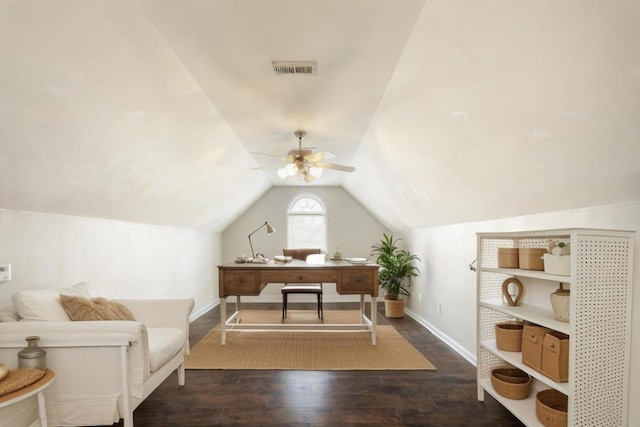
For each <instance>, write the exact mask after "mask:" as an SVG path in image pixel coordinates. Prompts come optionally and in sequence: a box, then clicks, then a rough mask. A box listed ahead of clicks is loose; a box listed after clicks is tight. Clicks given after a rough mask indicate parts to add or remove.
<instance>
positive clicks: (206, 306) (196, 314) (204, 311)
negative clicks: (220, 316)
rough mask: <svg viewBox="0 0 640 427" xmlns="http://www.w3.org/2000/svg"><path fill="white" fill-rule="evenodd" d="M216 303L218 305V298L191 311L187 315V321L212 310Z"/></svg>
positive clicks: (191, 320)
mask: <svg viewBox="0 0 640 427" xmlns="http://www.w3.org/2000/svg"><path fill="white" fill-rule="evenodd" d="M218 305H220V300H215V301H213V302H211V303H210V304H207V305H205V306H204V307H202V308H201V309H200V310H198V311H196V312H193V313H191V315H190V316H189V323H191V322H193V321H195V320H196V319H198V318H199V317H200V316H203V315H205V314H207V313H208V312H209V311H210V310H213V309H214V308H215V307H216V306H218Z"/></svg>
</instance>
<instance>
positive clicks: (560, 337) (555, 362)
mask: <svg viewBox="0 0 640 427" xmlns="http://www.w3.org/2000/svg"><path fill="white" fill-rule="evenodd" d="M522 363H523V364H524V365H526V366H528V367H530V368H533V369H535V370H536V371H538V372H540V373H541V374H543V375H546V376H547V377H549V378H551V379H552V380H554V381H556V382H567V381H568V379H569V336H568V335H566V334H563V333H561V332H558V331H554V330H552V329H548V328H545V327H542V326H537V325H524V330H523V332H522Z"/></svg>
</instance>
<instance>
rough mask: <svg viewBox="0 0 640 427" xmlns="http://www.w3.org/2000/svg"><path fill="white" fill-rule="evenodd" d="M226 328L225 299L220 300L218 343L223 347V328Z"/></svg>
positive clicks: (224, 336) (224, 335) (224, 334)
mask: <svg viewBox="0 0 640 427" xmlns="http://www.w3.org/2000/svg"><path fill="white" fill-rule="evenodd" d="M226 326H227V299H226V298H220V343H221V344H222V345H225V338H226V333H225V328H226Z"/></svg>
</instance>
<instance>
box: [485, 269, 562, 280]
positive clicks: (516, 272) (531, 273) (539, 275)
mask: <svg viewBox="0 0 640 427" xmlns="http://www.w3.org/2000/svg"><path fill="white" fill-rule="evenodd" d="M480 271H481V272H487V273H500V274H506V275H508V276H519V277H530V278H532V279H540V280H549V281H552V282H562V283H571V281H572V280H571V276H559V275H557V274H548V273H545V272H544V271H538V270H522V269H519V268H494V267H482V268H480Z"/></svg>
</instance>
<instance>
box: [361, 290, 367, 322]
mask: <svg viewBox="0 0 640 427" xmlns="http://www.w3.org/2000/svg"><path fill="white" fill-rule="evenodd" d="M365 315H366V313H365V312H364V294H360V323H364V316H365Z"/></svg>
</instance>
